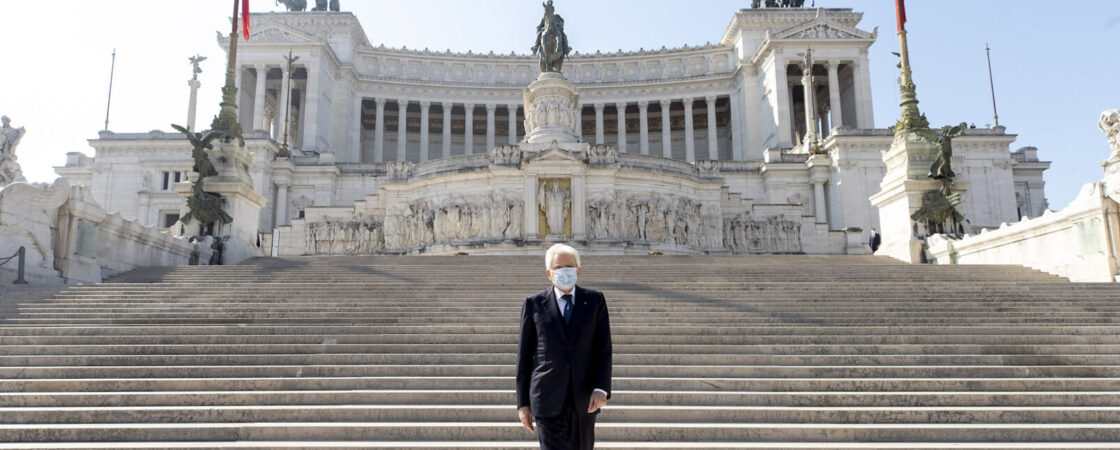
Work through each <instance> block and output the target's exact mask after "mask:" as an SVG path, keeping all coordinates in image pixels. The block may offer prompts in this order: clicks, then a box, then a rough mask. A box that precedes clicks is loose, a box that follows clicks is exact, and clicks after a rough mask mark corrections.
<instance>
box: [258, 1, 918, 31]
mask: <svg viewBox="0 0 1120 450" xmlns="http://www.w3.org/2000/svg"><path fill="white" fill-rule="evenodd" d="M245 1H249V0H245ZM894 9H895V13H896V14H897V15H898V31H899V32H902V31H906V0H894ZM246 17H248V16H246ZM246 20H247V19H246Z"/></svg>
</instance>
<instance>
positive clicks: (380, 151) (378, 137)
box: [373, 97, 385, 162]
mask: <svg viewBox="0 0 1120 450" xmlns="http://www.w3.org/2000/svg"><path fill="white" fill-rule="evenodd" d="M373 101H374V102H375V103H377V117H376V118H375V120H377V124H376V128H374V131H373V161H374V162H385V99H383V98H381V97H377V98H374V99H373Z"/></svg>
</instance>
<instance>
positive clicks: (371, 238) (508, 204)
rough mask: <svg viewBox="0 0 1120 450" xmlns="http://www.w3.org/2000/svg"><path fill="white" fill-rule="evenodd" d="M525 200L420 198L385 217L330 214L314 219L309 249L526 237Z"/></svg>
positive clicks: (362, 250) (339, 250) (373, 250)
mask: <svg viewBox="0 0 1120 450" xmlns="http://www.w3.org/2000/svg"><path fill="white" fill-rule="evenodd" d="M524 211H525V209H524V204H523V203H522V201H521V200H518V199H517V198H516V196H515V195H513V194H511V193H489V194H485V195H476V196H470V197H456V198H448V199H446V200H444V201H443V202H440V203H436V202H433V201H430V200H429V201H419V202H414V203H411V204H407V205H398V206H394V207H390V208H389V209H388V210H387V211H386V214H385V218H384V219H383V220H378V219H376V218H373V217H366V216H362V217H356V218H353V219H349V220H345V219H335V218H329V219H325V220H322V221H319V222H312V223H308V224H307V226H306V228H305V229H304V253H306V254H309V255H316V254H319V255H369V254H377V253H382V252H405V251H410V250H415V249H421V248H424V247H426V246H429V245H433V244H458V243H465V242H498V241H506V240H515V241H516V240H520V239H521V238H522V236H521V230H522V226H521V222H522V220H523V217H524Z"/></svg>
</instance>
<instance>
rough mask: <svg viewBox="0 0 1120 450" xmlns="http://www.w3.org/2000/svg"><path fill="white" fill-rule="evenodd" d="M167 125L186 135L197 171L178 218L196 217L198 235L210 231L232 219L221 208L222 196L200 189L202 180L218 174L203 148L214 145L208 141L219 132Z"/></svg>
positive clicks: (184, 221) (213, 138)
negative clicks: (194, 130)
mask: <svg viewBox="0 0 1120 450" xmlns="http://www.w3.org/2000/svg"><path fill="white" fill-rule="evenodd" d="M171 127H172V128H174V129H176V130H178V131H179V132H180V133H183V134H185V135H187V140H189V141H190V142H191V147H192V150H191V156H192V157H193V158H194V167H193V170H194V172H195V173H197V174H198V178H197V179H195V180H194V182H193V183H192V185H191V195H190V197H187V210H188V211H187V214H186V215H184V216H183V218H182V219H181V221H182V222H183V223H188V222H190V221H191V220H192V219H194V220H198V222H199V223H200V225H199V230H198V234H199V235H208V234H213V231H214V224H215V223H217V222H220V223H223V224H226V223H230V222H233V218H232V217H230V216H229V214H226V212H225V211H223V210H222V197H221V196H220V195H218V194H214V193H210V192H206V191H204V190H202V181H203V180H204V179H205V178H207V177H211V176H215V175H217V174H218V171H217V169H215V168H214V164H213V163H211V162H210V157H209V156H208V155H207V154H206V149H210V148H214V146H213V144H212V142H213V141H214V140H216V139H218V138H219V137H221V136H222V133H221V132H218V131H213V130H210V131H206V132H200V133H191V132H190V130H188V129H186V128H184V127H181V126H179V125H175V124H172V125H171Z"/></svg>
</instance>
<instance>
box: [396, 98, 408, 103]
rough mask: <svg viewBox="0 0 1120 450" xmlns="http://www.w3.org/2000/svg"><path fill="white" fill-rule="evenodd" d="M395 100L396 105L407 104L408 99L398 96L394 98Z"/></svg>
mask: <svg viewBox="0 0 1120 450" xmlns="http://www.w3.org/2000/svg"><path fill="white" fill-rule="evenodd" d="M396 102H397V104H398V105H407V104H408V100H405V99H403V98H398V99H397V100H396Z"/></svg>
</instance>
